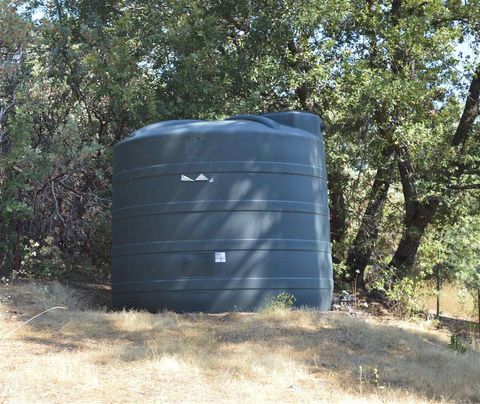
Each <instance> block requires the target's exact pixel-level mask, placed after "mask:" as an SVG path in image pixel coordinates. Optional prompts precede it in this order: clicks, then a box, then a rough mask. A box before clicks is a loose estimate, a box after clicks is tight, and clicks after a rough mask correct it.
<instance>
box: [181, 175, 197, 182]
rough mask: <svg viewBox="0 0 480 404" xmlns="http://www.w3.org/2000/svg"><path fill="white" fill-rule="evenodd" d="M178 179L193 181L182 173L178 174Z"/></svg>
mask: <svg viewBox="0 0 480 404" xmlns="http://www.w3.org/2000/svg"><path fill="white" fill-rule="evenodd" d="M180 181H195V180H192V179H191V178H190V177H187V176H186V175H184V174H182V175H181V176H180Z"/></svg>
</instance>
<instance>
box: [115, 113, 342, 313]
mask: <svg viewBox="0 0 480 404" xmlns="http://www.w3.org/2000/svg"><path fill="white" fill-rule="evenodd" d="M112 256H113V257H112V261H113V262H112V272H113V273H112V293H113V304H114V306H115V307H117V308H122V307H135V308H144V309H147V310H153V311H156V310H162V309H169V310H175V311H206V312H219V311H228V310H253V309H256V308H258V307H261V306H262V305H263V304H265V302H266V301H268V300H269V299H271V298H272V297H274V296H277V295H278V294H280V293H282V292H287V293H290V294H292V295H294V296H295V298H296V305H298V306H303V305H306V306H312V307H317V308H319V309H321V310H328V309H329V308H330V305H331V296H332V289H333V280H332V261H331V249H330V228H329V214H328V202H327V181H326V168H325V153H324V146H323V136H322V123H321V120H320V118H319V117H318V116H316V115H314V114H309V113H304V112H278V113H271V114H264V115H260V116H255V115H242V116H235V117H232V118H229V119H227V120H224V121H213V122H212V121H193V120H177V121H166V122H160V123H156V124H153V125H150V126H147V127H145V128H142V129H140V130H137V131H136V132H134V133H133V134H132V135H131V136H130V137H129V138H127V139H125V140H124V141H122V142H120V143H119V144H118V145H116V147H115V150H114V176H113V250H112Z"/></svg>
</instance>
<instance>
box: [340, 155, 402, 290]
mask: <svg viewBox="0 0 480 404" xmlns="http://www.w3.org/2000/svg"><path fill="white" fill-rule="evenodd" d="M384 154H385V155H386V158H387V161H385V163H384V164H381V166H380V168H379V169H378V170H377V173H376V175H375V180H374V182H373V185H372V188H371V190H370V195H369V198H368V205H367V208H366V210H365V213H364V215H363V219H362V222H361V224H360V227H359V229H358V232H357V236H356V237H355V240H354V241H353V243H352V245H351V247H350V249H349V251H348V256H347V261H346V264H347V267H348V270H349V274H350V279H357V282H358V284H357V287H359V288H362V289H365V268H366V266H367V265H368V263H369V261H370V258H371V256H372V253H373V251H374V249H375V243H376V241H377V238H378V234H379V230H380V229H379V227H380V222H381V220H382V217H383V208H384V206H385V201H386V200H387V195H388V189H389V188H390V184H391V181H392V176H393V168H394V160H393V158H392V156H393V153H392V152H391V151H390V150H388V151H387V152H385V153H384Z"/></svg>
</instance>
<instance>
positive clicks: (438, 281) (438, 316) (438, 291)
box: [435, 266, 440, 320]
mask: <svg viewBox="0 0 480 404" xmlns="http://www.w3.org/2000/svg"><path fill="white" fill-rule="evenodd" d="M436 294H437V315H436V316H435V318H436V319H437V320H439V319H440V266H437V293H436Z"/></svg>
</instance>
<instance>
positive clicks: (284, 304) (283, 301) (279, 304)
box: [264, 292, 297, 311]
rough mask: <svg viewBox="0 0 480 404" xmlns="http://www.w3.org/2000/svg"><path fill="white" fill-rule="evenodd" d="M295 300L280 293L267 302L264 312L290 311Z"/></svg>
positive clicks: (287, 294) (293, 297)
mask: <svg viewBox="0 0 480 404" xmlns="http://www.w3.org/2000/svg"><path fill="white" fill-rule="evenodd" d="M296 301H297V298H296V297H295V296H294V295H292V294H291V293H287V292H282V293H279V294H278V295H277V296H274V297H272V298H271V299H269V301H267V304H266V306H265V309H264V310H266V311H275V310H290V309H292V308H293V306H294V305H295V302H296Z"/></svg>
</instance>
